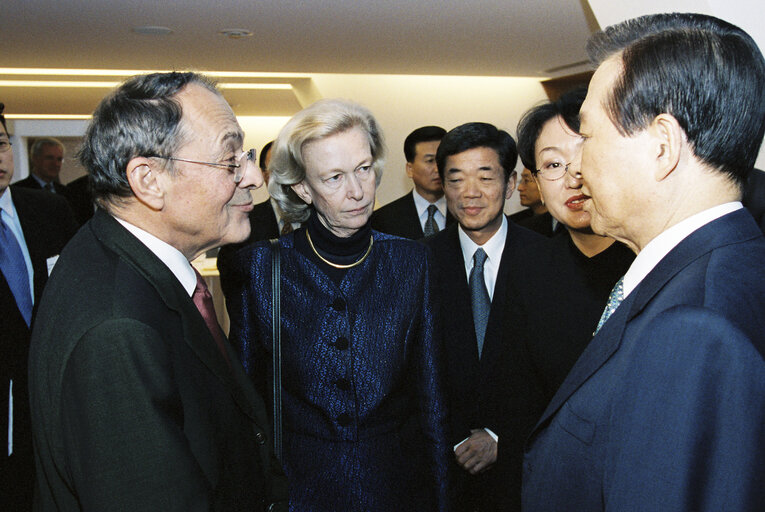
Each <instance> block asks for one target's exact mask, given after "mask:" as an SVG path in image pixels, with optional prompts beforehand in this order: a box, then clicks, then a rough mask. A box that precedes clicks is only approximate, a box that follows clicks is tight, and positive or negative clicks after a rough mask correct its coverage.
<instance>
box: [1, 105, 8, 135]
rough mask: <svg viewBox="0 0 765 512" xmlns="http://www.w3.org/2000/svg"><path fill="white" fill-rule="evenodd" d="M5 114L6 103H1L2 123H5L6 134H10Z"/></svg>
mask: <svg viewBox="0 0 765 512" xmlns="http://www.w3.org/2000/svg"><path fill="white" fill-rule="evenodd" d="M3 112H5V103H0V123H3V128H5V133H8V125H6V124H5V116H4V115H3Z"/></svg>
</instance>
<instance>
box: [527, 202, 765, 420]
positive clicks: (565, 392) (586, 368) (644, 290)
mask: <svg viewBox="0 0 765 512" xmlns="http://www.w3.org/2000/svg"><path fill="white" fill-rule="evenodd" d="M757 236H761V234H760V232H759V230H758V228H757V225H756V224H755V223H754V222H752V219H751V216H750V215H749V214H748V213H747V212H746V210H743V209H742V210H737V211H735V212H732V213H729V214H727V215H724V216H723V217H721V218H719V219H717V220H714V221H712V222H710V223H709V224H707V225H706V226H702V227H701V228H699V229H698V230H696V231H694V232H693V233H691V234H690V235H689V236H688V237H687V238H686V239H684V240H683V241H681V242H680V243H679V244H678V245H677V246H676V247H675V248H674V249H672V250H671V251H670V252H669V253H668V254H667V255H666V256H664V258H662V259H661V261H659V263H658V264H657V265H656V266H655V267H654V268H653V270H651V272H649V273H648V275H647V276H646V277H645V278H644V279H643V280H642V281H641V283H640V284H639V285H638V287H637V288H635V290H633V291H632V293H630V295H629V296H628V297H627V298H626V299H625V300H624V302H622V304H621V305H620V306H619V307H618V308H617V310H616V311H615V312H614V314H613V315H612V317H611V318H609V320H608V321H607V322H606V323H605V324H604V325H603V327H602V328H601V330H600V331H599V332H598V334H597V335H596V336H595V337H594V338H593V339H592V341H590V343H589V344H588V345H587V348H586V349H585V350H584V352H583V353H582V355H581V356H580V357H579V359H578V360H577V362H576V364H575V365H574V367H573V368H572V369H571V371H570V372H569V374H568V376H566V380H565V381H564V382H563V384H561V387H560V388H559V389H558V391H557V392H556V393H555V396H554V397H553V399H552V400H551V401H550V404H549V405H548V406H547V409H546V410H545V412H544V414H543V415H542V417H541V419H540V420H539V421H538V422H537V426H536V428H535V429H534V431H535V432H536V431H538V430H539V429H540V427H541V426H542V424H543V423H544V422H545V421H546V420H547V419H548V418H550V417H551V416H552V415H553V414H554V413H555V412H556V411H557V410H558V409H559V408H560V407H561V406H562V405H563V403H564V402H565V401H566V400H568V398H569V397H570V396H571V395H572V394H574V392H576V390H577V389H579V387H580V386H581V385H582V384H583V383H584V382H585V381H586V380H587V379H589V378H590V377H591V376H592V375H593V374H594V373H595V372H596V371H597V370H598V369H599V368H600V367H601V366H603V364H604V363H605V362H606V361H607V360H608V359H609V358H610V357H611V356H612V355H613V354H614V353H615V352H616V351H617V350H618V348H619V346H620V344H621V340H622V337H623V335H624V330H625V328H626V325H627V323H628V322H630V321H631V320H632V319H633V318H635V317H636V316H637V315H639V314H640V313H641V312H642V311H643V310H644V309H645V307H646V306H647V305H648V303H649V302H650V301H651V300H652V299H653V298H654V297H655V296H656V294H657V293H659V291H660V290H661V289H662V288H663V287H664V286H665V285H666V284H667V283H668V282H669V281H670V280H671V279H672V278H673V277H675V275H677V274H678V273H679V272H680V271H681V270H683V269H684V268H685V267H687V266H688V265H690V264H691V263H692V262H693V261H695V260H697V259H698V258H700V257H702V256H703V255H705V254H708V253H709V252H711V251H712V250H714V249H717V248H719V247H722V246H724V245H728V244H732V243H737V242H742V241H745V240H749V239H752V238H755V237H757Z"/></svg>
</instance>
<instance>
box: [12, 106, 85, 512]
mask: <svg viewBox="0 0 765 512" xmlns="http://www.w3.org/2000/svg"><path fill="white" fill-rule="evenodd" d="M4 109H5V105H3V104H2V103H0V312H1V313H0V354H2V357H0V386H1V387H0V404H2V405H1V406H0V426H2V427H1V428H2V439H4V440H7V443H6V442H5V441H4V442H3V448H4V449H3V454H2V455H0V459H1V460H2V462H0V509H2V510H30V509H31V507H32V489H33V483H34V459H33V457H32V428H31V425H30V419H29V396H28V387H27V360H28V359H29V337H30V334H31V327H30V326H31V325H32V324H33V323H34V320H35V317H36V311H37V308H36V305H37V303H38V302H39V299H40V295H41V294H42V291H43V287H44V286H45V283H46V282H47V280H48V274H49V273H50V270H51V269H52V268H53V265H54V264H55V263H56V259H57V258H58V255H59V253H60V252H61V249H63V247H64V245H66V243H67V242H68V241H69V239H70V238H71V237H72V236H73V235H74V233H75V231H76V229H77V226H76V224H75V221H74V218H73V217H72V213H71V211H70V210H69V207H68V206H67V204H66V201H65V200H64V199H63V198H61V197H58V196H56V195H53V194H47V193H45V192H44V191H42V190H30V189H29V188H18V189H16V188H15V187H9V186H8V184H9V183H10V182H11V179H12V178H13V172H14V162H13V151H12V148H11V142H10V140H9V138H8V128H7V126H6V122H5V116H3V110H4Z"/></svg>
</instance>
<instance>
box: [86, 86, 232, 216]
mask: <svg viewBox="0 0 765 512" xmlns="http://www.w3.org/2000/svg"><path fill="white" fill-rule="evenodd" d="M189 84H198V85H201V86H202V87H205V88H206V89H208V90H210V91H212V92H215V93H216V94H220V93H219V92H218V90H217V89H216V87H215V84H214V83H213V82H212V81H210V80H209V79H208V78H207V77H205V76H204V75H201V74H198V73H191V72H186V73H181V72H169V73H152V74H149V75H139V76H135V77H133V78H130V79H128V80H127V81H126V82H124V83H123V84H122V85H120V86H119V87H118V88H117V89H116V90H114V91H113V92H112V93H111V94H109V96H107V97H106V98H104V99H103V100H102V101H101V103H100V104H99V105H98V107H97V108H96V110H95V112H94V113H93V119H92V120H91V122H90V125H89V126H88V129H87V131H86V132H85V139H84V142H83V144H82V147H81V148H80V151H79V153H78V156H79V158H80V162H82V165H83V166H84V167H85V169H87V171H88V173H89V174H90V183H91V187H92V191H93V197H94V199H95V200H96V201H98V203H99V204H100V205H101V206H103V207H105V208H108V204H109V203H110V202H112V201H113V200H115V199H117V198H125V197H131V196H132V195H133V192H132V190H131V189H130V184H129V183H128V180H127V176H126V174H125V172H126V169H127V164H128V162H129V161H130V160H131V159H133V158H136V157H152V156H159V157H170V156H173V154H174V153H175V150H176V149H178V147H180V146H181V145H182V144H183V141H184V133H183V130H182V127H181V124H180V123H181V118H182V117H183V112H182V109H181V105H180V103H179V102H178V100H177V99H176V98H175V96H176V95H177V94H178V93H180V92H181V91H182V90H183V89H184V88H185V87H186V86H188V85H189ZM166 165H167V168H168V169H170V170H172V161H167V163H166Z"/></svg>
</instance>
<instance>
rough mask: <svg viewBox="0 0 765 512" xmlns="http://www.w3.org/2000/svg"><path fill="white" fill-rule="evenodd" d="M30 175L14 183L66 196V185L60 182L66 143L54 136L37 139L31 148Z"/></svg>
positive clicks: (17, 185) (18, 185)
mask: <svg viewBox="0 0 765 512" xmlns="http://www.w3.org/2000/svg"><path fill="white" fill-rule="evenodd" d="M29 162H30V164H31V165H30V169H29V176H27V177H26V178H24V179H23V180H20V181H18V182H16V183H14V186H16V187H26V188H33V189H36V190H47V191H48V192H53V193H54V194H61V195H64V196H66V187H65V186H64V185H62V184H61V183H59V181H58V175H59V174H61V164H63V162H64V145H63V144H62V143H61V141H60V140H58V139H54V138H53V137H40V138H38V139H35V141H34V142H33V143H32V147H31V149H30V150H29Z"/></svg>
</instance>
